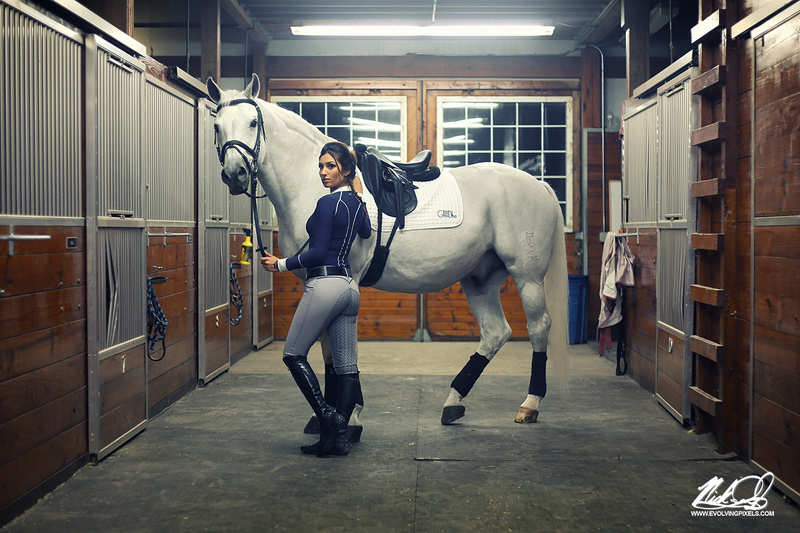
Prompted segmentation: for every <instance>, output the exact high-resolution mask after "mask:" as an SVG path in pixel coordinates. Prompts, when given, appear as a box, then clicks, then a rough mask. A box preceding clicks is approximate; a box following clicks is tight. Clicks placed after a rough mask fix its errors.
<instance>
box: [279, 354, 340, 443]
mask: <svg viewBox="0 0 800 533" xmlns="http://www.w3.org/2000/svg"><path fill="white" fill-rule="evenodd" d="M283 362H284V363H285V364H286V366H287V367H288V368H289V371H290V372H291V373H292V377H293V378H294V381H295V383H297V386H298V387H299V388H300V392H302V393H303V396H305V398H306V401H307V402H308V404H309V405H310V406H311V409H312V410H313V411H314V414H315V415H317V419H319V422H320V424H319V433H320V441H319V447H318V448H317V450H316V454H317V456H318V457H322V456H323V455H325V454H327V453H328V452H329V451H330V450H331V448H333V447H334V445H335V444H336V438H337V435H338V432H339V431H340V430H341V431H346V430H347V420H346V419H344V418H342V416H341V415H340V414H338V413H337V412H336V411H334V410H333V409H331V408H330V406H329V405H328V404H327V403H326V402H325V398H324V397H323V396H322V391H321V390H320V388H319V381H317V376H316V375H315V374H314V371H313V370H312V369H311V366H309V364H308V361H307V360H306V358H305V357H303V356H290V357H284V358H283ZM301 449H302V448H301Z"/></svg>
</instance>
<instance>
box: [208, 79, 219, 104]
mask: <svg viewBox="0 0 800 533" xmlns="http://www.w3.org/2000/svg"><path fill="white" fill-rule="evenodd" d="M206 92H208V97H209V98H211V101H212V102H214V103H215V104H218V103H219V99H220V98H222V91H221V89H220V88H219V85H217V82H215V81H214V78H212V77H209V78H208V79H207V80H206Z"/></svg>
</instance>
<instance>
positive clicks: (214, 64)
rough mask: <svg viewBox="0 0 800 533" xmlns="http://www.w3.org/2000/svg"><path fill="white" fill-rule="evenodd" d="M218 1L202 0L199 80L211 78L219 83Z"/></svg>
mask: <svg viewBox="0 0 800 533" xmlns="http://www.w3.org/2000/svg"><path fill="white" fill-rule="evenodd" d="M219 2H220V0H203V5H202V8H201V12H200V80H201V81H203V82H205V80H207V79H208V78H213V79H214V81H216V82H217V83H219V79H220V73H221V66H220V48H221V44H220V3H219Z"/></svg>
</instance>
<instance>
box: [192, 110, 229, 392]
mask: <svg viewBox="0 0 800 533" xmlns="http://www.w3.org/2000/svg"><path fill="white" fill-rule="evenodd" d="M215 109H216V107H215V106H214V104H213V103H212V102H210V101H208V100H201V103H200V104H199V105H198V110H197V113H198V121H197V123H198V128H197V129H198V140H197V146H198V150H197V152H198V153H197V159H198V161H197V163H198V180H197V181H198V202H197V204H198V213H197V220H198V239H197V240H198V257H199V258H200V260H199V261H198V283H199V284H200V287H202V288H201V290H200V291H199V294H198V305H197V309H198V312H197V336H198V362H197V379H198V383H199V384H200V386H203V385H205V384H206V383H208V382H209V381H211V380H212V379H214V378H215V377H217V376H218V375H220V374H221V373H222V372H224V371H226V370H228V368H230V363H231V359H230V341H229V338H228V337H229V331H230V310H229V301H230V292H229V286H230V266H229V265H230V260H229V256H230V244H229V235H228V233H229V227H230V224H229V215H228V196H229V193H228V189H227V187H225V184H224V183H222V180H221V179H220V176H219V172H220V165H219V160H218V159H217V150H216V147H215V145H214V120H215V118H216V113H215V111H214V110H215Z"/></svg>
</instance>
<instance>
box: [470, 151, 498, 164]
mask: <svg viewBox="0 0 800 533" xmlns="http://www.w3.org/2000/svg"><path fill="white" fill-rule="evenodd" d="M491 160H492V156H491V154H489V153H488V152H470V153H469V155H468V157H467V164H468V165H474V164H475V163H487V162H489V161H491Z"/></svg>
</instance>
